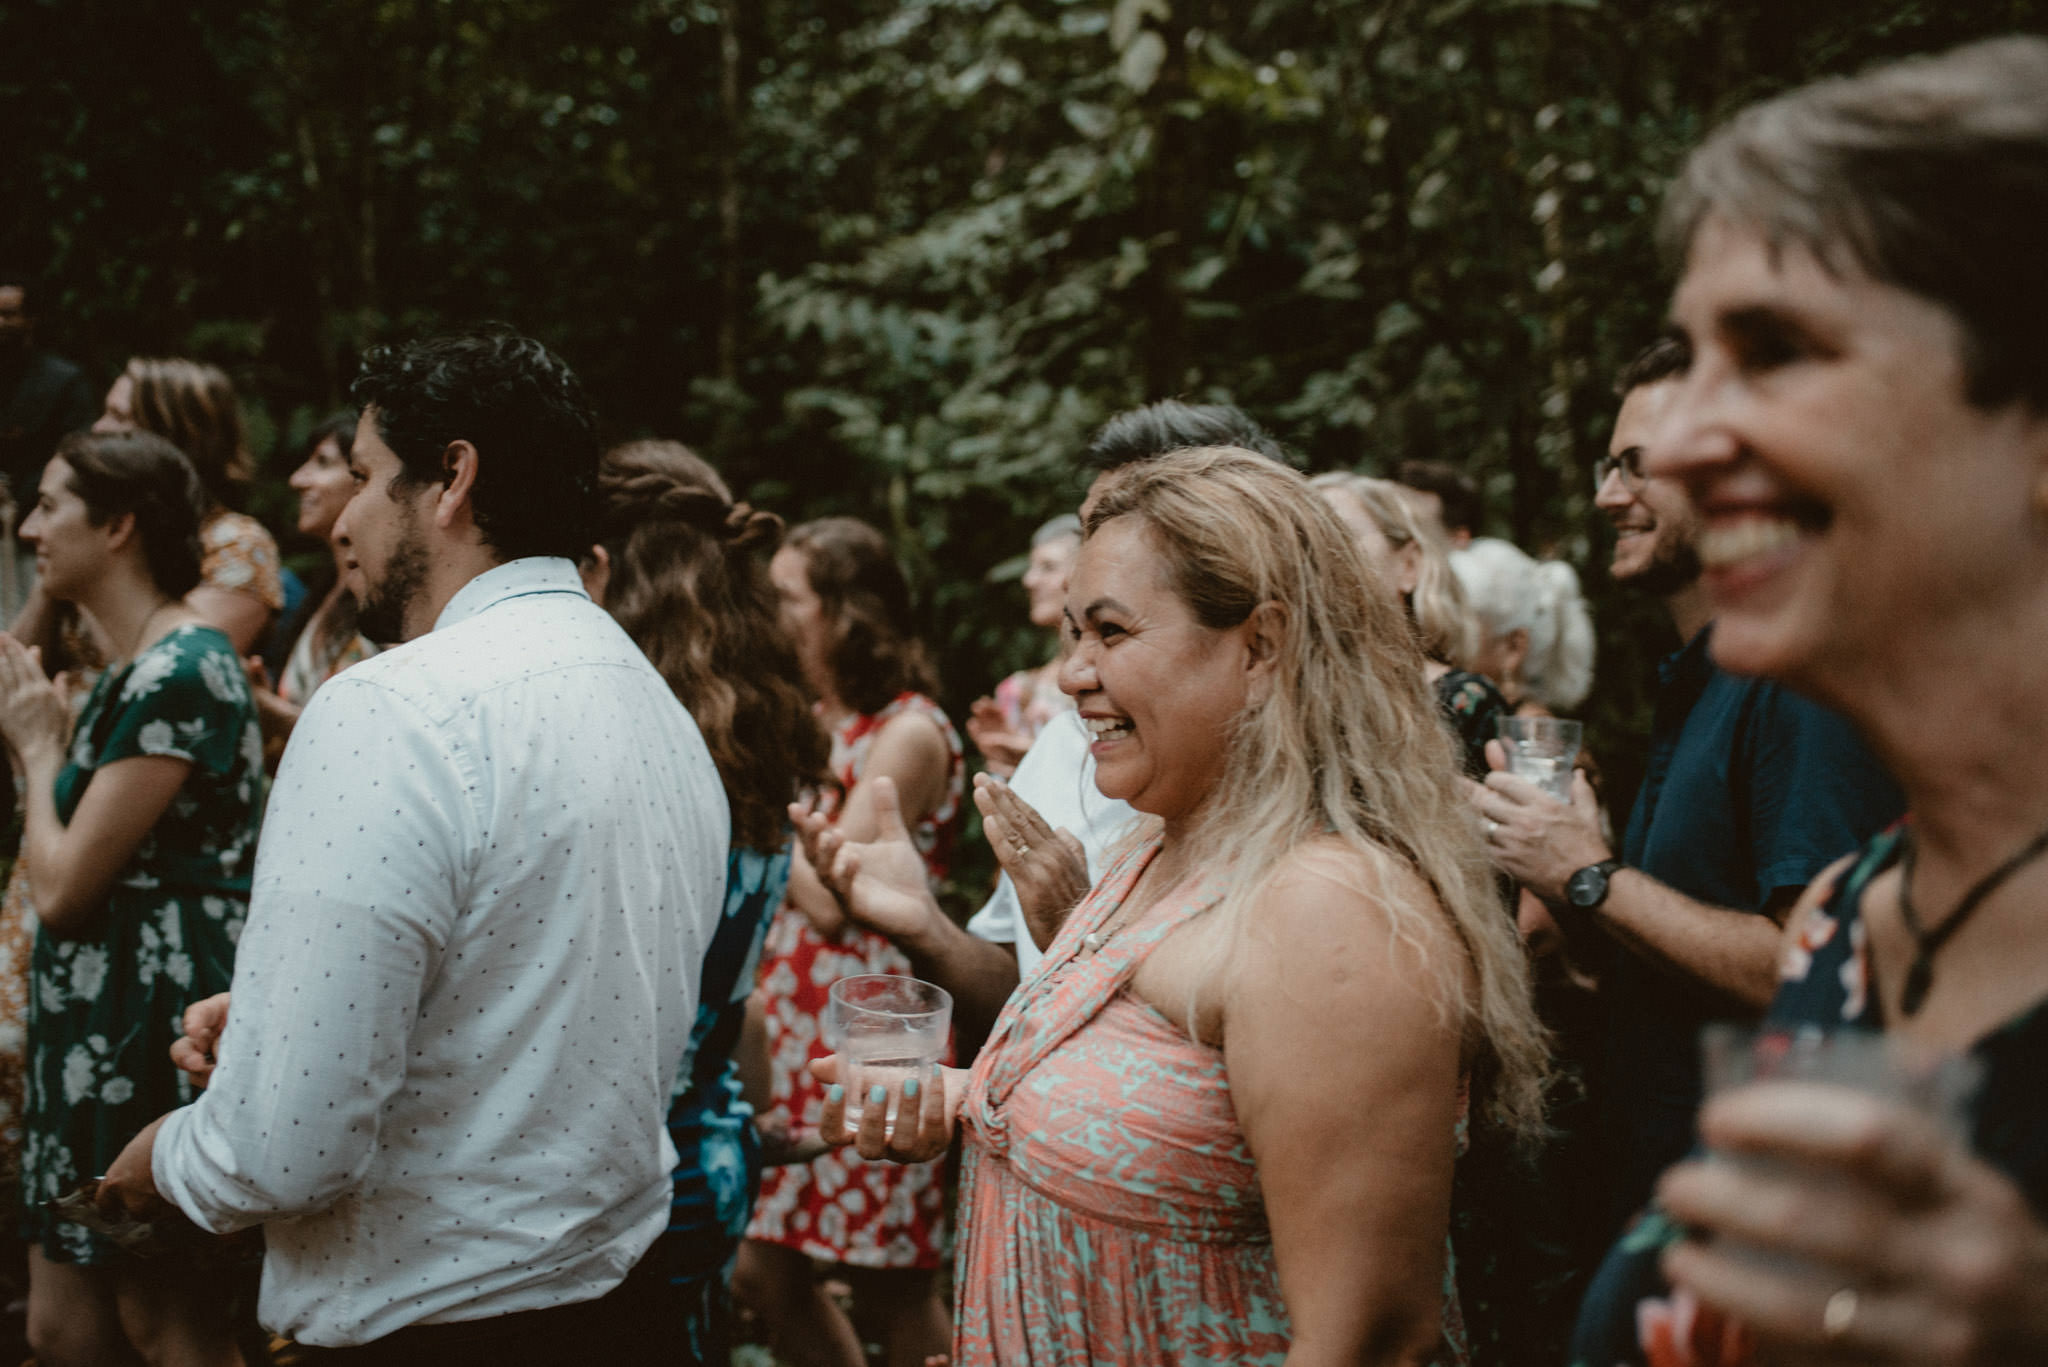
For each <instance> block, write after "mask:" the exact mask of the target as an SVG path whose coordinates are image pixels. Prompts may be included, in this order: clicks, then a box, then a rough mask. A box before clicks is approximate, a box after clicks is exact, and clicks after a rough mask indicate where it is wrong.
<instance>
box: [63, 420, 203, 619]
mask: <svg viewBox="0 0 2048 1367" xmlns="http://www.w3.org/2000/svg"><path fill="white" fill-rule="evenodd" d="M57 458H58V459H59V460H62V461H63V462H64V463H65V464H66V465H67V466H69V467H70V469H71V479H70V485H71V492H73V493H74V494H77V495H78V497H79V499H80V500H81V501H82V502H83V503H84V504H85V514H86V518H87V520H88V521H90V522H91V523H92V525H93V526H95V527H104V526H106V525H107V523H109V522H111V521H113V520H114V519H115V518H117V517H120V516H121V515H122V514H124V513H125V514H129V515H132V516H133V517H134V518H135V535H136V537H137V538H138V539H139V540H140V541H141V543H142V558H143V561H144V563H145V564H147V565H148V567H149V577H150V578H151V579H152V580H154V581H155V582H156V586H157V588H159V589H161V590H162V591H163V592H164V593H166V594H168V595H170V596H171V597H173V598H183V597H184V596H185V595H186V594H188V593H190V592H191V591H192V590H193V589H194V588H196V587H198V584H199V564H200V549H199V524H200V522H201V520H203V519H204V518H205V516H206V512H207V509H208V507H209V506H210V503H211V500H209V499H208V498H207V495H206V489H205V486H204V485H202V484H201V483H200V482H199V473H198V471H196V470H194V469H193V468H192V462H191V461H190V460H188V459H186V457H185V453H184V452H183V451H181V450H179V449H178V448H177V447H175V446H173V445H171V443H170V442H168V441H166V440H165V439H164V438H162V437H160V436H157V435H156V434H155V433H154V432H143V431H139V430H138V431H132V432H74V433H72V434H71V435H70V436H68V437H66V438H64V440H63V441H62V442H60V443H58V446H57Z"/></svg>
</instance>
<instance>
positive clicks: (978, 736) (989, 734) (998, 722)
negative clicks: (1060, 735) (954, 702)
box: [967, 698, 1031, 778]
mask: <svg viewBox="0 0 2048 1367" xmlns="http://www.w3.org/2000/svg"><path fill="white" fill-rule="evenodd" d="M967 738H968V739H969V740H971V741H973V742H974V748H975V749H977V750H979V751H981V757H982V758H983V759H984V760H987V761H988V770H989V772H990V773H992V774H995V775H997V776H999V777H1002V778H1008V777H1009V776H1010V775H1011V774H1014V773H1016V772H1017V766H1018V765H1019V764H1021V763H1023V762H1024V752H1025V751H1026V750H1029V749H1030V748H1031V733H1030V732H1028V731H1012V730H1011V729H1010V723H1009V722H1008V720H1006V719H1005V718H1004V716H1003V708H1002V704H1000V703H998V702H997V701H996V700H995V699H994V698H976V699H975V700H974V703H973V705H972V706H971V707H969V708H968V711H967Z"/></svg>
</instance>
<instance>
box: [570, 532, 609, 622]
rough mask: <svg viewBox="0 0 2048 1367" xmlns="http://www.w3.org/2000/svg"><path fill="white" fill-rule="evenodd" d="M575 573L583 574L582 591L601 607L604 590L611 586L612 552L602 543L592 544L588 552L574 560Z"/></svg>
mask: <svg viewBox="0 0 2048 1367" xmlns="http://www.w3.org/2000/svg"><path fill="white" fill-rule="evenodd" d="M576 573H577V574H579V575H581V576H583V591H584V592H585V593H587V594H589V595H590V601H591V602H593V603H595V604H597V605H598V606H599V607H603V606H604V595H605V590H606V589H609V588H610V587H611V586H612V553H611V552H610V551H608V550H606V549H605V548H604V546H603V545H602V544H600V545H596V546H592V547H591V548H590V554H589V555H586V556H584V557H583V558H582V559H581V560H579V561H577V562H576Z"/></svg>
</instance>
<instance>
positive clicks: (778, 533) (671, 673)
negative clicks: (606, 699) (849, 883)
mask: <svg viewBox="0 0 2048 1367" xmlns="http://www.w3.org/2000/svg"><path fill="white" fill-rule="evenodd" d="M597 489H598V502H599V508H600V513H599V517H600V528H601V533H602V534H601V538H600V544H602V545H603V546H604V548H605V551H606V552H607V553H608V554H609V555H610V557H611V570H612V576H611V584H610V586H609V587H608V588H607V589H606V590H605V606H606V607H607V608H609V609H610V610H611V614H612V616H613V617H615V618H617V619H618V623H619V625H620V626H622V627H624V628H625V629H626V634H627V635H628V636H631V637H632V638H633V639H634V640H635V641H636V642H638V643H639V645H640V648H641V649H642V650H644V651H646V652H647V658H648V659H649V660H651V661H653V662H654V667H655V668H656V669H658V670H660V671H661V676H662V677H663V678H664V679H667V680H668V684H669V687H670V688H673V689H674V690H675V694H676V697H677V698H679V699H681V700H682V704H683V706H685V707H687V708H689V709H690V715H691V716H693V717H695V718H696V719H697V729H698V730H699V731H702V732H703V733H704V743H705V745H706V746H708V747H709V748H710V750H711V758H712V761H713V762H714V763H716V764H717V765H718V776H719V778H720V779H722V780H723V781H724V783H725V796H726V801H727V802H728V803H730V804H731V807H732V842H733V844H734V845H736V846H738V847H740V848H742V849H750V850H759V851H762V852H764V853H765V852H770V851H774V850H779V849H781V848H782V846H783V844H784V842H785V841H786V840H787V839H788V832H789V816H788V814H787V813H786V812H785V811H784V810H783V809H784V807H785V806H786V805H787V804H788V803H789V802H790V801H792V800H793V799H794V798H795V797H796V796H797V793H798V791H799V790H800V789H801V788H803V787H805V786H807V785H811V784H815V783H820V782H822V781H823V780H824V778H825V773H826V765H827V763H828V761H829V759H830V749H829V747H828V745H827V743H826V739H825V733H824V731H823V730H822V729H821V728H820V727H819V725H818V721H817V718H816V716H815V715H814V714H813V713H812V711H811V702H810V693H809V691H808V690H807V689H806V688H805V687H804V682H803V672H802V670H801V669H800V668H799V667H798V665H797V659H796V651H795V649H794V648H793V647H792V646H791V644H790V641H789V637H788V636H787V635H786V634H785V633H784V632H783V630H782V627H781V625H780V623H778V622H777V621H776V598H775V585H774V583H773V582H772V581H771V580H770V579H769V577H768V565H767V556H768V555H769V554H770V553H772V552H773V551H774V550H775V548H776V546H778V545H779V544H781V541H782V519H781V518H779V517H777V516H775V514H773V513H767V512H757V511H756V510H754V509H753V508H750V507H748V506H747V505H746V504H744V503H739V504H735V503H734V502H733V501H732V494H731V492H730V491H729V490H728V489H727V488H726V485H725V481H724V480H722V479H720V478H719V477H718V472H717V471H715V470H713V469H712V468H711V467H710V466H709V465H708V464H706V463H705V462H704V461H703V460H702V459H700V458H699V457H698V456H697V455H696V453H694V452H693V451H691V450H690V448H689V447H687V446H684V445H683V444H682V443H681V442H677V441H636V442H630V443H628V444H626V445H624V446H619V447H615V448H613V449H612V450H611V451H610V452H608V453H607V454H606V455H605V457H604V461H603V463H602V464H601V465H600V466H599V467H598V476H597Z"/></svg>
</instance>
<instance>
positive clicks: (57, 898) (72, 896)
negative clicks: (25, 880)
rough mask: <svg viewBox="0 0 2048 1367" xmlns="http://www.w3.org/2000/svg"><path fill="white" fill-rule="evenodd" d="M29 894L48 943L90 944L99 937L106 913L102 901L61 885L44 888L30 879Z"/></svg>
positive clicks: (104, 901) (101, 898) (105, 906)
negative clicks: (51, 940) (49, 940)
mask: <svg viewBox="0 0 2048 1367" xmlns="http://www.w3.org/2000/svg"><path fill="white" fill-rule="evenodd" d="M29 892H30V894H31V895H32V898H33V900H34V902H35V908H36V920H37V921H38V922H39V923H40V924H41V925H42V928H43V932H44V933H45V934H46V935H48V936H50V938H51V939H54V940H93V939H97V938H98V937H99V934H100V929H101V923H102V922H103V921H104V920H105V912H106V909H107V904H106V899H105V898H104V897H100V896H87V895H85V894H84V893H83V892H82V891H74V890H72V889H70V888H66V887H64V886H62V885H61V884H58V885H45V884H44V883H42V882H40V881H38V880H36V879H35V877H34V876H33V875H31V876H30V879H29Z"/></svg>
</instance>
